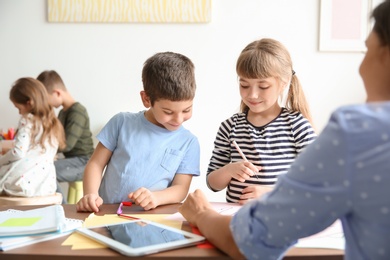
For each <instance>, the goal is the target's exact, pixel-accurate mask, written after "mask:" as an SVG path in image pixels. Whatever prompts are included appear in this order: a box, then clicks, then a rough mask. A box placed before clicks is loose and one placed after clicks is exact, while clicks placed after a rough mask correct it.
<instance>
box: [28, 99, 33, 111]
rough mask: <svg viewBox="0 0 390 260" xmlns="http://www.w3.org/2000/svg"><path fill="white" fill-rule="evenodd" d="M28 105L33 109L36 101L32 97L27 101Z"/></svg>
mask: <svg viewBox="0 0 390 260" xmlns="http://www.w3.org/2000/svg"><path fill="white" fill-rule="evenodd" d="M26 105H27V107H28V109H29V110H31V109H32V108H33V107H34V101H33V100H31V99H30V100H29V101H27V103H26Z"/></svg>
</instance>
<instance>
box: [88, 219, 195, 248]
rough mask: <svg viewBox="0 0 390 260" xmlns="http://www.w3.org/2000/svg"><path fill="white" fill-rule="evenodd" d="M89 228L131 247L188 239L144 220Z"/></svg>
mask: <svg viewBox="0 0 390 260" xmlns="http://www.w3.org/2000/svg"><path fill="white" fill-rule="evenodd" d="M90 230H91V231H94V232H96V233H99V234H101V235H104V236H106V237H108V238H111V239H114V240H115V241H117V242H120V243H122V244H125V245H127V246H130V247H132V248H139V247H146V246H152V245H158V244H164V243H168V242H173V241H180V240H187V239H190V237H189V236H185V235H183V234H182V233H180V232H176V231H172V230H170V229H167V228H164V227H160V226H156V225H151V224H150V223H147V222H144V221H137V222H128V223H123V224H116V225H110V226H105V227H98V228H91V229H90Z"/></svg>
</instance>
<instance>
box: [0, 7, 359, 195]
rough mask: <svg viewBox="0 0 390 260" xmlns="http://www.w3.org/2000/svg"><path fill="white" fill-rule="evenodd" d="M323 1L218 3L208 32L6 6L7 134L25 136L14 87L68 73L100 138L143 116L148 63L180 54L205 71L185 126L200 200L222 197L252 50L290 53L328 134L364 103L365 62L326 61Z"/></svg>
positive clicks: (0, 104) (1, 87)
mask: <svg viewBox="0 0 390 260" xmlns="http://www.w3.org/2000/svg"><path fill="white" fill-rule="evenodd" d="M319 3H320V1H319V0H294V1H286V0H272V1H269V0H213V11H212V21H211V22H210V23H207V24H134V23H133V24H132V23H125V24H119V23H106V24H99V23H84V24H81V23H79V24H77V23H48V22H47V3H46V1H45V0H17V1H15V0H0V128H8V127H11V126H13V127H16V124H17V121H18V118H19V115H18V112H17V110H16V109H15V108H14V107H13V105H12V103H11V102H10V101H9V99H8V92H9V89H10V87H11V85H12V83H13V82H14V81H15V80H16V79H18V78H20V77H26V76H31V77H36V76H37V75H38V74H39V73H40V72H41V71H43V70H46V69H54V70H56V71H58V72H59V74H60V75H61V76H62V78H63V79H64V81H65V84H66V86H67V88H68V89H69V91H70V92H71V93H72V95H73V96H74V98H75V99H76V100H78V101H80V102H81V103H82V104H84V105H85V106H86V107H87V109H88V111H89V115H90V118H91V127H92V130H93V133H94V134H97V133H98V131H99V130H100V129H101V127H102V126H103V125H104V124H105V123H106V122H107V121H108V120H109V119H110V118H111V117H112V116H113V115H114V114H116V113H117V112H120V111H139V110H141V109H143V106H142V103H141V100H140V98H139V91H140V90H141V89H142V84H141V70H142V65H143V62H144V61H145V60H146V59H147V58H148V57H150V56H151V55H153V54H155V53H156V52H160V51H173V52H180V53H182V54H184V55H187V56H188V57H189V58H191V59H192V61H193V62H194V64H195V66H196V80H197V86H198V88H197V95H196V98H195V103H194V114H193V117H192V119H191V120H190V121H188V122H186V123H185V126H186V127H187V128H189V129H190V130H192V132H193V133H194V134H196V135H197V136H198V138H199V141H200V145H201V153H202V154H201V171H202V176H201V177H198V178H195V179H194V181H193V184H192V187H191V191H193V190H194V189H195V188H202V189H203V190H204V191H206V192H207V195H208V196H209V198H210V200H212V201H223V200H224V195H225V194H224V192H219V193H213V192H211V191H209V190H208V188H207V187H206V184H205V173H206V170H207V164H208V160H209V158H210V155H211V151H212V148H213V141H214V138H215V134H216V131H217V129H218V126H219V123H220V122H221V121H222V120H224V119H226V118H227V117H229V116H230V115H232V114H233V113H234V112H236V111H237V109H238V107H239V102H240V97H239V93H238V86H237V81H236V73H235V62H236V59H237V57H238V55H239V53H240V51H241V50H242V49H243V48H244V47H245V45H247V44H248V43H249V42H251V41H253V40H256V39H259V38H263V37H271V38H275V39H277V40H279V41H281V42H282V43H284V44H285V45H286V46H287V48H288V49H289V50H290V53H291V55H292V58H293V61H294V64H295V66H294V70H295V71H296V72H297V76H298V77H299V78H300V80H301V81H302V83H303V86H304V90H305V92H306V95H307V98H308V100H309V102H310V105H311V109H312V114H313V117H314V121H315V125H316V127H317V129H318V130H319V131H321V130H322V128H323V127H324V125H325V124H326V122H327V120H328V118H329V115H330V113H331V112H332V111H333V110H334V109H335V108H336V107H338V106H340V105H344V104H351V103H361V102H364V100H365V94H364V88H363V85H362V81H361V79H360V76H359V74H358V67H359V65H360V62H361V60H362V58H363V54H362V53H324V52H319V51H318V35H319V32H318V28H319V7H320V4H319Z"/></svg>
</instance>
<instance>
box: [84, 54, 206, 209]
mask: <svg viewBox="0 0 390 260" xmlns="http://www.w3.org/2000/svg"><path fill="white" fill-rule="evenodd" d="M142 82H143V88H144V89H143V91H141V92H140V95H141V100H142V103H143V105H144V106H145V107H146V108H147V110H144V111H140V112H138V113H125V112H123V113H118V114H117V115H115V116H114V117H113V118H111V120H110V121H109V122H108V123H107V124H106V125H105V126H104V128H103V129H102V130H101V132H100V133H99V134H98V136H97V138H98V140H99V143H98V145H97V146H96V149H95V151H94V153H93V155H92V157H91V159H90V160H89V162H88V164H87V166H86V168H85V172H84V181H83V184H84V197H83V198H81V199H80V201H79V202H78V203H77V210H78V211H94V212H98V211H99V209H98V207H99V206H100V205H102V204H103V202H104V203H120V202H122V201H129V200H131V201H133V202H134V203H135V204H136V205H140V206H141V207H143V208H144V209H145V210H149V209H153V208H155V207H157V206H159V205H163V204H169V203H178V202H181V201H182V200H183V199H184V198H185V197H186V196H187V194H188V190H189V187H190V184H191V180H192V176H193V175H195V176H198V175H199V174H200V169H199V163H200V147H199V142H198V139H197V138H196V137H195V136H194V135H193V134H192V133H191V132H190V131H188V130H187V129H185V128H184V127H183V126H182V123H183V122H185V121H187V120H188V119H190V118H191V116H192V106H193V99H194V96H195V89H196V84H195V74H194V65H193V63H192V61H191V60H190V59H188V58H187V57H186V56H184V55H181V54H178V53H173V52H162V53H157V54H155V55H153V56H152V57H150V58H149V59H147V60H146V62H145V64H144V67H143V70H142ZM104 170H105V172H104ZM103 172H104V175H103Z"/></svg>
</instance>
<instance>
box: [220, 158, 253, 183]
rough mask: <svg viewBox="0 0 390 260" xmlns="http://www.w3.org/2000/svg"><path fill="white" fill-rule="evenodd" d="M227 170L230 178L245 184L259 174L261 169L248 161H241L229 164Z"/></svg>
mask: <svg viewBox="0 0 390 260" xmlns="http://www.w3.org/2000/svg"><path fill="white" fill-rule="evenodd" d="M225 167H226V170H227V171H228V172H229V173H230V176H231V177H232V178H234V179H236V180H238V181H240V182H245V180H247V179H249V178H250V177H251V176H253V175H254V174H256V173H257V172H259V170H260V168H258V167H256V166H254V165H253V164H252V163H251V162H248V161H239V162H234V163H230V164H227V165H226V166H225Z"/></svg>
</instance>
